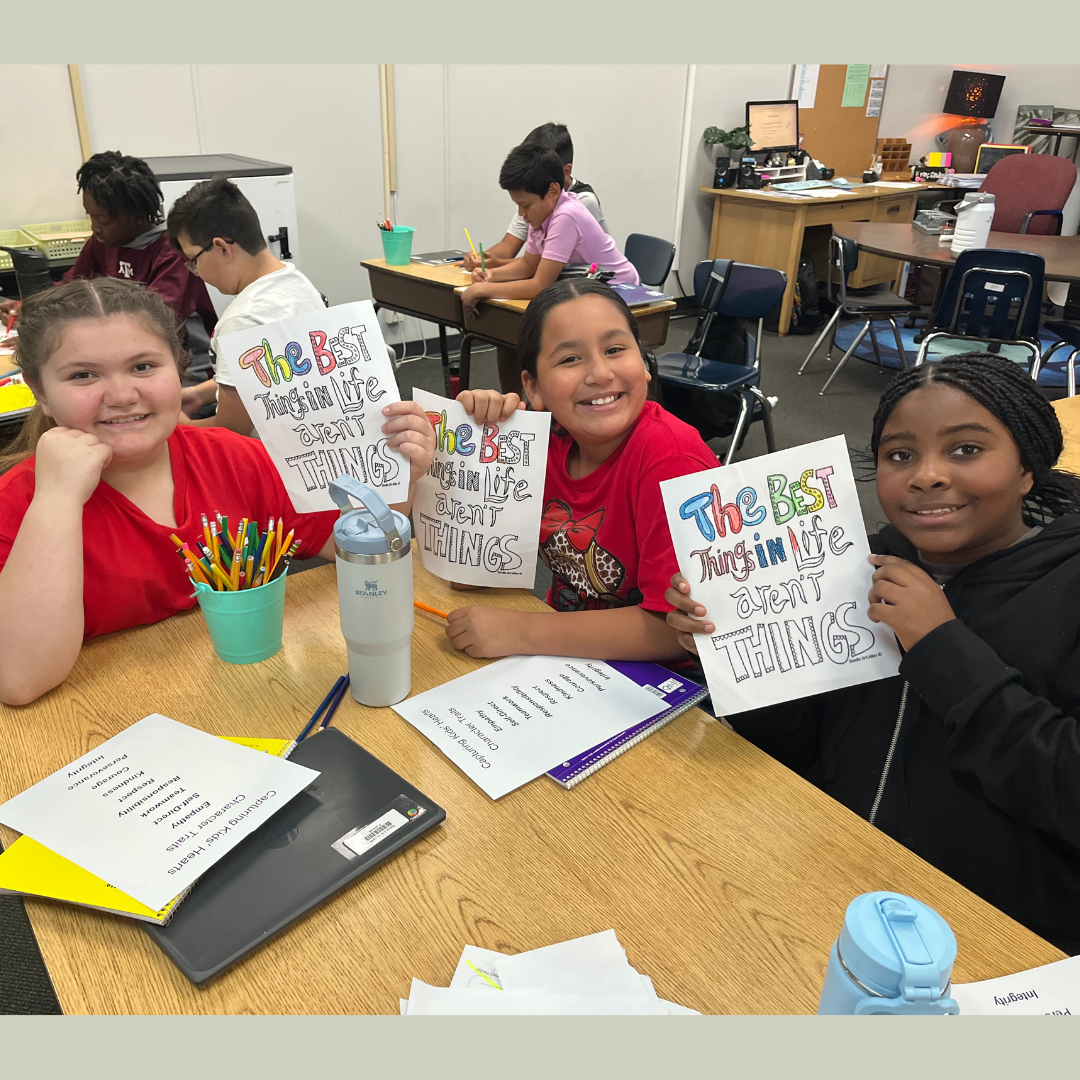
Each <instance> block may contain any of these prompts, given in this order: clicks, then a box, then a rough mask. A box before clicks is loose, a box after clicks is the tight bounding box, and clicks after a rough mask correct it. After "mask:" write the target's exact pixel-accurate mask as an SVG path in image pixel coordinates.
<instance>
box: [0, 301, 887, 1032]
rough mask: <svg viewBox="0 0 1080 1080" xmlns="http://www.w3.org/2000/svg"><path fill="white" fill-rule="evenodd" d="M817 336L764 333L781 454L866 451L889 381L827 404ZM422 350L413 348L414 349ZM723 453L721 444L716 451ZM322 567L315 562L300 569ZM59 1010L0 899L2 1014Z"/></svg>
mask: <svg viewBox="0 0 1080 1080" xmlns="http://www.w3.org/2000/svg"><path fill="white" fill-rule="evenodd" d="M693 327H694V320H693V319H689V318H688V319H678V320H675V321H673V322H672V324H671V330H670V332H669V334H668V342H667V345H666V346H665V349H666V350H667V351H674V350H677V349H680V348H682V347H683V346H684V345H685V343H686V341H687V340H689V337H690V334H691V332H692V330H693ZM813 340H814V339H813V338H812V337H794V336H791V337H787V338H778V337H777V336H776V335H775V334H766V336H765V340H764V343H763V348H762V380H761V385H762V389H763V390H764V391H765V393H766V394H769V395H775V396H776V397H777V398H778V399H779V401H778V403H777V406H776V409H775V411H774V414H773V417H774V427H775V431H776V438H777V443H778V446H779V448H780V449H784V448H786V447H789V446H798V445H799V444H801V443H806V442H812V441H814V440H816V439H823V438H827V437H829V436H831V435H845V436H846V437H847V441H848V446H849V447H851V448H852V449H862V448H864V447H866V446H867V445H868V444H869V441H870V424H871V420H872V419H873V415H874V409H875V407H876V405H877V400H878V397H879V396H880V394H881V391H882V390H883V389H884V387H885V385H886V382H887V380H888V378H889V375H888V374H886V375H879V374H878V370H877V368H876V367H875V366H872V365H870V364H867V363H864V362H862V361H858V360H854V359H853V360H851V361H850V362H849V363H848V366H847V367H846V368H845V369H844V371H843V372H842V373H841V374H840V375H839V376H838V377H837V379H836V381H835V382H834V383H833V385H832V387H831V388H830V391H829V393H828V395H827V396H826V397H823V398H822V397H819V396H818V390H820V389H821V385H822V383H824V381H825V379H826V377H827V374H828V367H827V365H826V363H825V361H824V357H823V354H824V350H822V356H821V357H820V358H819V359H817V360H816V361H815V362H814V364H813V365H812V366H811V367H810V369H809V370H808V372H807V374H806V375H804V376H802V377H799V376H797V375H796V373H795V372H796V369H797V368H798V366H799V364H800V363H802V360H803V357H804V356H805V355H806V353H807V351H808V349H809V348H810V345H811V344H812V343H813ZM412 351H413V352H414V353H416V352H417V351H418V350H417V349H416V348H415V347H414V348H413V350H412ZM472 371H473V386H476V387H495V386H498V385H499V383H498V376H497V372H496V367H495V352H494V350H486V349H485V350H480V349H477V350H474V351H473V365H472ZM398 383H399V385H400V387H401V394H402V397H405V398H411V396H412V387H413V386H419V387H422V388H423V389H425V390H430V391H432V392H433V393H437V394H441V393H443V377H442V367H441V364H440V362H439V359H438V357H437V356H435V357H432V358H424V359H417V360H406V362H405V363H403V364H402V365H401V366H400V367H399V369H398ZM712 445H713V447H714V449H717V450H722V449H723V447H724V443H723V442H722V441H721V442H716V443H713V444H712ZM763 453H765V439H764V436H763V433H762V428H761V425H760V424H754V425H753V426H752V427H751V429H750V432H749V434H748V435H747V437H746V440H745V443H744V445H743V449H742V451H741V453H740V455H739V457H753V456H756V455H758V454H763ZM859 498H860V502H861V504H862V510H863V518H864V520H865V522H866V526H867V529H868V530H870V531H874V530H876V529H877V527H878V525H879V523H880V522H881V521H883V515H882V513H881V508H880V507H879V506H878V502H877V499H876V497H875V495H874V489H873V485H872V484H860V485H859ZM311 565H321V563H320V562H319V561H318V560H312V561H311V562H309V563H306V564H304V566H303V567H302V566H297V567H296V569H297V570H300V569H303V568H306V567H307V566H311ZM548 582H549V575H548V573H547V570H546V568H545V567H544V566H543V565H542V564H541V566H540V568H539V573H538V575H537V581H536V587H535V589H534V592H535V593H536V594H537V595H538V596H541V597H543V596H544V594H545V593H546V591H547V587H548ZM60 1011H61V1010H60V1006H59V1003H58V1002H57V999H56V995H55V993H54V991H53V987H52V983H51V981H50V980H49V976H48V973H47V972H46V970H45V967H44V965H43V963H42V960H41V953H40V952H39V950H38V947H37V942H36V941H35V939H34V936H33V933H32V931H31V928H30V924H29V920H28V919H27V917H26V913H25V910H24V907H23V903H22V901H21V900H19V899H16V898H13V897H0V1014H12V1013H59V1012H60Z"/></svg>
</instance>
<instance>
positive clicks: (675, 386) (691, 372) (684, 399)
mask: <svg viewBox="0 0 1080 1080" xmlns="http://www.w3.org/2000/svg"><path fill="white" fill-rule="evenodd" d="M786 286H787V275H786V274H785V273H784V272H783V271H782V270H774V269H773V268H772V267H769V266H751V265H749V264H747V263H735V262H732V261H731V260H730V259H713V260H706V261H704V262H701V263H698V265H697V267H696V269H695V271H694V292H695V296H696V298H697V300H698V304H699V306H700V308H701V313H700V315H699V317H698V323H697V326H696V327H695V328H694V334H693V336H692V337H691V339H690V343H689V344H688V345H687V351H686V352H684V353H664V354H663V355H662V356H659V357H657V370H658V372H659V376H660V382H661V384H662V385H663V387H664V390H665V404H666V405H667V407H668V408H669V409H670V410H671V412H673V413H674V414H675V415H676V416H678V417H679V419H680V420H685V421H686V422H687V423H688V424H692V425H693V426H694V427H696V428H697V429H698V430H699V431H700V432H701V434H702V436H703V437H704V438H706V439H709V438H715V437H717V436H719V435H721V434H724V432H723V430H722V428H721V425H720V424H718V423H717V420H716V414H717V413H716V409H715V408H712V406H713V405H715V403H716V400H717V399H718V398H720V399H722V398H728V399H729V400H730V399H734V403H737V404H738V418H737V419H736V421H735V427H734V431H733V432H732V436H731V445H730V446H729V447H728V450H727V454H726V455H725V457H724V464H725V465H726V464H728V463H729V462H730V461H731V460H732V459H733V458H734V456H735V453H736V452H737V451H738V449H739V447H740V446H741V444H742V441H743V436H744V435H745V434H746V429H747V427H748V426H749V425H750V424H752V423H754V422H755V421H757V420H760V421H761V422H762V425H763V426H764V428H765V444H766V446H767V447H768V450H769V453H772V452H773V451H774V450H775V449H776V442H775V439H774V438H773V426H772V403H771V402H770V401H769V399H768V398H767V397H766V396H765V395H764V394H763V393H762V392H761V386H760V384H761V336H762V333H763V329H762V324H763V322H764V319H765V316H766V315H768V314H769V312H770V311H772V310H773V308H774V307H776V305H777V304H778V303H779V302H780V298H781V297H782V296H783V295H784V289H785V287H786ZM717 315H723V316H727V317H729V318H734V319H748V320H753V319H757V323H758V326H757V336H756V337H755V336H754V335H753V334H750V333H747V335H746V362H745V363H743V364H731V363H725V362H724V361H721V360H709V359H706V358H705V357H703V356H702V355H701V352H702V349H703V348H704V347H705V343H706V339H707V337H708V333H709V327H710V326H711V325H712V323H713V321H714V319H715V318H716V316H717Z"/></svg>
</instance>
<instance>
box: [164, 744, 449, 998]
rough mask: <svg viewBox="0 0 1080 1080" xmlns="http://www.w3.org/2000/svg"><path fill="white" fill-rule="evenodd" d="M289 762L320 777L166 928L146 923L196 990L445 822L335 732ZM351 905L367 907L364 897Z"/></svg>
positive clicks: (230, 858)
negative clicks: (256, 947) (322, 901)
mask: <svg viewBox="0 0 1080 1080" xmlns="http://www.w3.org/2000/svg"><path fill="white" fill-rule="evenodd" d="M289 760H290V761H294V762H296V763H297V764H298V765H306V766H307V767H308V768H309V769H318V770H319V772H320V775H319V777H318V779H316V780H315V781H314V783H312V784H311V785H310V786H309V787H307V788H305V789H304V790H303V791H302V792H300V794H299V795H297V796H296V797H295V798H294V799H292V800H290V802H289V803H287V804H286V805H285V806H283V807H282V808H281V809H280V810H279V811H278V812H277V813H276V814H275V815H274V816H273V817H272V818H270V819H269V820H268V821H266V822H265V823H264V824H263V825H262V826H261V827H260V828H258V829H257V830H256V831H255V832H254V833H252V834H251V836H249V837H247V838H246V839H245V840H243V841H242V842H241V843H240V844H238V845H237V846H236V847H235V848H233V850H232V851H230V852H229V853H228V854H227V855H226V856H225V857H224V858H223V859H222V860H221V861H220V862H218V863H216V864H215V865H214V866H212V867H211V868H210V869H209V870H208V871H207V872H206V873H205V874H203V876H202V877H201V878H199V880H198V881H197V882H196V884H195V886H194V888H193V889H192V890H191V892H190V893H189V894H188V896H187V897H186V898H185V899H184V900H183V902H182V903H181V904H180V905H179V906H178V907H177V909H176V913H175V915H174V916H173V918H172V920H171V921H170V922H169V923H168V924H167V925H165V926H156V925H153V924H150V923H146V924H144V928H145V929H146V932H147V933H148V934H149V935H150V936H151V937H152V938H153V939H154V941H155V942H156V943H157V945H158V946H159V948H161V950H162V951H163V952H164V953H165V955H166V956H168V958H169V959H170V960H171V961H172V962H173V963H174V964H175V965H176V966H177V967H178V968H179V969H180V970H181V971H182V972H183V973H184V974H185V975H186V976H187V977H188V978H189V979H190V980H191V981H192V982H193V983H196V984H199V983H204V982H206V980H207V979H210V978H212V977H213V976H214V975H217V974H218V973H219V972H221V971H223V970H224V969H225V968H227V967H228V966H229V965H230V964H232V963H234V962H235V961H236V960H238V959H240V957H242V956H243V955H244V954H245V953H247V952H249V951H250V950H251V949H253V948H255V946H256V945H260V944H262V943H263V942H264V941H266V940H267V939H268V938H270V937H271V935H273V934H275V933H277V931H278V930H281V929H283V928H284V927H286V926H288V925H289V923H291V922H293V921H294V920H295V919H297V918H299V917H300V916H301V915H302V914H303V913H304V912H305V911H307V910H309V909H310V908H312V907H314V906H315V905H316V904H318V903H319V902H320V901H321V900H325V899H326V897H328V896H331V895H332V894H333V893H335V892H337V891H338V890H339V889H340V888H342V887H343V886H344V885H347V884H348V883H349V882H350V881H353V880H354V879H355V878H358V877H361V876H362V875H363V874H366V873H367V872H368V871H369V870H371V869H373V868H374V867H376V866H378V865H379V863H381V862H383V861H384V860H385V859H388V858H390V856H391V855H393V854H394V853H395V852H397V851H400V850H401V849H402V848H403V847H405V846H406V845H407V844H410V843H412V841H414V840H415V839H417V837H419V836H421V835H422V834H423V833H426V832H427V831H428V830H429V829H431V828H433V827H434V826H436V825H438V824H439V822H441V821H442V820H443V819H444V818H445V817H446V811H445V810H443V809H442V808H441V807H439V806H436V805H435V803H433V802H432V801H431V799H429V798H428V797H427V796H426V795H424V794H422V793H421V792H419V791H417V790H416V788H414V787H413V786H412V785H411V784H408V783H406V781H404V780H403V779H402V778H401V777H400V776H398V775H397V773H395V772H393V771H392V770H391V769H388V768H387V767H386V766H385V765H384V764H383V763H382V762H381V761H379V760H378V759H377V758H375V757H373V756H372V755H371V754H369V753H368V752H367V751H366V750H365V749H363V747H361V746H358V745H357V744H356V743H354V742H353V741H352V740H351V739H350V738H348V736H346V735H343V734H342V733H341V732H340V731H338V730H337V729H336V728H327V729H326V730H324V731H320V732H318V733H317V734H315V735H311V736H309V737H308V738H307V739H305V740H304V741H303V742H302V743H300V744H299V745H298V746H297V747H296V749H295V750H294V751H293V752H292V754H291V755H290V757H289ZM352 902H353V903H357V904H362V903H363V902H364V896H363V891H362V890H356V891H355V892H354V895H353V897H352Z"/></svg>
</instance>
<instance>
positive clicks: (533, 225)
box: [461, 145, 640, 393]
mask: <svg viewBox="0 0 1080 1080" xmlns="http://www.w3.org/2000/svg"><path fill="white" fill-rule="evenodd" d="M499 186H500V187H501V188H502V189H503V190H504V191H506V192H509V194H510V198H511V199H513V201H514V202H515V203H516V204H517V207H518V212H519V213H520V214H521V216H522V217H523V218H524V219H525V220H526V221H527V222H528V223H529V239H528V241H527V242H526V244H525V255H524V256H523V257H522V258H520V259H513V260H511V261H510V262H508V263H506V264H505V265H504V266H499V267H496V268H495V269H494V270H474V271H473V284H472V285H470V286H469V287H468V288H467V289H466V290H465V291H464V292H463V293H462V294H461V303H462V304H463V305H464V307H465V308H466V309H467V310H468V311H470V312H472V313H473V314H474V315H475V314H476V312H477V306H478V305H479V303H480V301H481V300H489V299H490V300H496V299H498V300H531V299H532V298H533V297H534V296H536V295H537V293H539V292H542V291H543V290H544V289H546V288H547V287H548V286H549V285H553V284H554V283H555V282H556V281H557V280H558V277H559V275H560V274H561V273H562V271H563V268H564V267H565V266H566V264H567V263H583V264H585V265H591V264H592V263H596V264H597V265H598V266H601V267H603V268H604V269H606V270H611V271H613V272H614V275H615V277H614V280H615V281H617V282H625V283H628V284H630V285H638V284H640V279H639V278H638V273H637V270H635V269H634V267H633V265H632V264H631V263H630V262H629V261H628V260H627V258H626V256H625V255H623V253H622V252H621V251H619V249H618V248H617V247H616V246H615V241H614V240H612V239H611V237H610V236H608V234H607V233H606V232H604V230H603V229H601V228H600V225H599V224H598V223H597V221H596V219H595V218H594V217H593V216H592V214H590V213H589V211H588V210H586V209H585V207H584V206H582V204H581V200H580V199H579V198H578V197H577V196H576V195H574V194H573V193H572V192H569V191H566V190H565V189H564V188H563V168H562V163H561V162H560V161H559V156H558V154H556V153H555V151H554V150H548V149H545V148H544V147H542V146H529V145H525V146H518V147H516V148H515V149H514V150H511V151H510V154H509V156H508V157H507V159H506V161H505V162H504V163H503V167H502V171H501V172H500V173H499ZM499 382H500V385H501V386H502V389H503V392H504V393H510V392H513V391H514V390H515V389H516V388H517V387H519V386H520V368H519V367H518V366H517V363H516V358H515V359H511V354H509V353H508V351H507V350H503V351H501V352H500V354H499Z"/></svg>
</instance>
